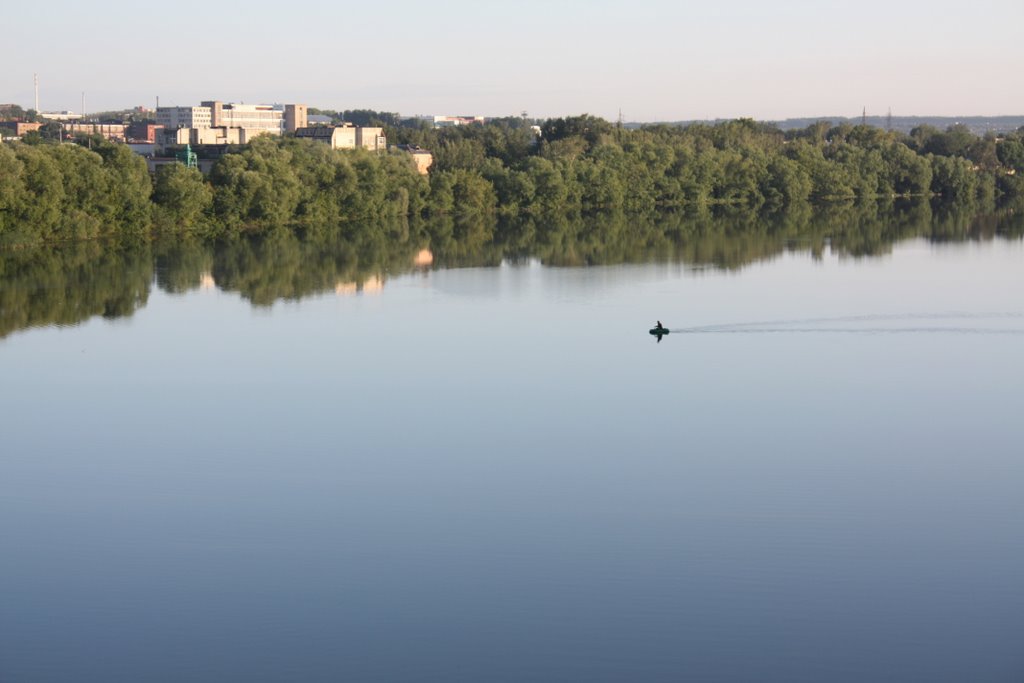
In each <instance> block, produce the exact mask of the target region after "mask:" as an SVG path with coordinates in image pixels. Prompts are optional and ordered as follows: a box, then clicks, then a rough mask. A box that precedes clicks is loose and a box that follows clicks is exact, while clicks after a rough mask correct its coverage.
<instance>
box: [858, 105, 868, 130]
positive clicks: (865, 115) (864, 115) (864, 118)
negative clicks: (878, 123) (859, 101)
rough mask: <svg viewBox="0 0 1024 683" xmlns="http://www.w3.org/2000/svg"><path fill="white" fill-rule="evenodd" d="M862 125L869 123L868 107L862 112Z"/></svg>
mask: <svg viewBox="0 0 1024 683" xmlns="http://www.w3.org/2000/svg"><path fill="white" fill-rule="evenodd" d="M860 125H862V126H866V125H868V108H867V107H864V111H862V112H861V113H860Z"/></svg>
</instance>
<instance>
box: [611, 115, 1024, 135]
mask: <svg viewBox="0 0 1024 683" xmlns="http://www.w3.org/2000/svg"><path fill="white" fill-rule="evenodd" d="M731 120H732V119H704V120H699V119H693V120H680V121H664V122H659V123H656V124H650V123H641V122H629V123H627V124H625V125H626V126H628V127H629V128H642V127H644V126H649V125H659V124H663V125H668V126H689V125H693V124H695V123H696V124H704V125H716V124H718V123H725V122H726V121H731ZM760 121H761V122H762V123H766V124H770V125H775V126H777V127H778V128H779V129H780V130H797V129H800V128H807V127H808V126H812V125H814V124H816V123H818V122H819V121H827V122H828V123H830V124H832V125H837V126H838V125H842V124H846V125H851V126H856V125H861V124H865V125H868V126H874V127H875V128H881V129H883V130H891V131H896V132H899V133H907V134H910V133H911V131H913V130H914V129H915V128H918V127H919V126H932V127H933V128H938V129H940V130H945V129H947V128H949V127H950V126H957V125H960V126H966V127H967V130H969V131H970V132H971V133H973V134H974V135H984V134H985V133H996V134H999V133H1012V132H1014V131H1017V130H1019V129H1020V128H1022V127H1024V115H1013V116H927V115H923V116H888V115H885V116H877V115H871V116H803V117H797V118H790V119H761V120H760Z"/></svg>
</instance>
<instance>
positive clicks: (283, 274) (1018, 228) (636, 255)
mask: <svg viewBox="0 0 1024 683" xmlns="http://www.w3.org/2000/svg"><path fill="white" fill-rule="evenodd" d="M1021 208H1022V207H1021V206H1019V205H1011V206H1005V207H1000V208H998V209H997V208H995V207H993V206H991V205H989V206H985V205H978V204H973V203H961V204H949V205H944V204H935V203H929V202H926V201H919V202H905V203H904V202H899V203H884V202H883V203H878V202H866V203H842V204H830V205H826V206H818V207H812V206H809V205H797V206H793V207H790V208H789V209H787V210H785V211H780V212H757V211H750V210H736V209H717V210H712V209H703V210H697V211H690V212H673V213H660V214H652V215H635V214H622V213H604V214H598V215H593V216H580V215H573V216H564V215H554V216H527V217H517V218H514V219H507V218H506V219H496V218H494V217H492V216H473V215H470V216H457V217H456V216H443V217H440V218H437V219H432V220H428V221H413V222H409V221H407V220H406V219H403V218H395V219H391V220H389V222H388V224H387V225H385V226H384V228H385V229H384V230H381V229H379V227H380V226H367V225H362V224H358V223H357V224H346V225H344V226H338V227H334V228H329V227H326V226H316V227H311V228H308V229H305V230H302V231H298V232H293V231H290V230H285V229H282V230H277V231H269V232H266V233H263V234H261V235H258V236H253V237H249V238H242V237H235V238H232V239H229V240H226V241H222V242H204V241H199V240H188V239H181V238H167V239H163V240H158V241H156V242H154V243H152V244H150V243H146V242H143V241H135V242H130V243H109V242H97V241H94V242H80V243H74V244H69V245H63V246H51V247H40V248H34V249H23V250H17V251H8V252H0V283H2V287H0V338H2V337H4V336H7V335H9V334H11V333H12V332H15V331H17V330H21V329H25V328H30V327H38V326H46V325H73V324H77V323H80V322H82V321H85V320H88V319H90V318H93V317H96V316H102V317H105V318H118V317H123V316H130V315H132V314H133V313H134V312H135V311H136V310H137V309H138V308H140V307H142V306H144V305H145V304H146V301H147V299H148V296H149V291H150V286H151V285H152V283H153V282H155V283H156V286H157V287H159V288H160V289H161V290H163V291H165V292H168V293H172V294H179V293H184V292H188V291H191V290H196V289H199V288H200V287H203V286H209V285H210V284H211V283H212V284H213V285H214V286H216V287H217V288H218V289H220V290H223V291H227V292H238V293H239V294H240V295H241V296H242V297H243V298H245V299H246V300H248V301H250V302H251V303H252V304H253V305H255V306H270V305H272V304H273V303H274V302H276V301H281V300H298V299H301V298H303V297H308V296H314V295H318V294H324V293H328V292H359V291H370V290H373V289H379V288H380V287H383V286H385V284H386V282H387V279H388V278H389V277H392V276H395V275H400V274H403V273H407V272H411V271H413V270H415V269H423V268H430V269H444V268H459V267H486V266H497V265H500V264H501V263H502V262H513V263H515V262H522V261H525V260H528V259H537V260H539V261H540V262H541V263H543V264H546V265H555V266H591V265H611V264H619V263H648V262H671V263H682V264H686V265H689V266H694V267H712V268H720V269H729V270H736V269H740V268H743V267H744V266H747V265H749V264H751V263H755V262H758V261H762V260H765V259H771V258H774V257H776V256H778V255H780V254H782V253H786V252H806V253H809V254H810V255H811V256H812V258H816V259H820V258H823V256H824V254H825V252H826V249H827V250H830V251H831V253H834V254H841V255H846V256H851V257H855V258H862V257H865V258H866V257H875V256H880V255H884V254H887V253H889V252H890V251H891V249H892V247H893V245H894V244H896V243H897V242H900V241H902V240H906V239H910V238H917V237H921V238H925V239H929V240H932V241H942V242H947V241H965V240H978V241H981V240H990V239H994V238H996V237H1001V238H1006V239H1021V238H1022V236H1024V211H1022V210H1021Z"/></svg>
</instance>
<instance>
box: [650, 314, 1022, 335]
mask: <svg viewBox="0 0 1024 683" xmlns="http://www.w3.org/2000/svg"><path fill="white" fill-rule="evenodd" d="M928 322H931V323H934V324H931V325H929V324H926V323H928ZM979 322H986V323H988V324H987V325H979V324H977V323H979ZM1000 323H1017V324H1016V325H1006V326H1000V325H999V324H1000ZM670 331H671V332H672V333H674V334H781V333H790V334H793V333H796V334H812V333H818V334H978V335H1024V313H1022V312H991V313H963V312H960V313H909V314H877V315H855V316H844V317H835V318H800V319H793V320H761V321H754V322H739V323H721V324H717V325H700V326H695V327H681V328H671V330H670Z"/></svg>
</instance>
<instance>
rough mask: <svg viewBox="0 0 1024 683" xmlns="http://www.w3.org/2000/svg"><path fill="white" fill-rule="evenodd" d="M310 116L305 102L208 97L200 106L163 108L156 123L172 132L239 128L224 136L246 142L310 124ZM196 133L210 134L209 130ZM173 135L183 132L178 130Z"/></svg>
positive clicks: (199, 134) (291, 130)
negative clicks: (233, 100)
mask: <svg viewBox="0 0 1024 683" xmlns="http://www.w3.org/2000/svg"><path fill="white" fill-rule="evenodd" d="M307 116H308V114H307V107H306V105H304V104H285V105H280V104H275V105H269V104H233V103H224V102H220V101H218V100H207V101H205V102H202V103H201V104H200V106H198V107H159V108H157V112H156V122H157V124H158V125H162V126H163V127H164V128H165V129H166V130H168V131H172V130H176V129H189V130H199V131H201V130H205V129H209V128H221V129H238V132H236V133H225V134H223V136H222V137H228V138H231V139H232V140H234V139H235V138H237V139H238V140H240V141H241V142H242V143H243V144H244V143H246V142H248V141H249V140H251V139H252V138H254V137H256V136H257V135H262V134H270V135H281V134H282V133H286V132H288V133H290V132H294V131H296V130H298V129H299V128H303V127H305V126H306V121H307ZM189 135H190V136H193V134H191V133H190V134H189ZM196 135H198V136H199V137H208V135H207V134H205V133H198V134H196ZM172 137H180V135H179V134H177V133H175V134H173V135H172ZM193 144H197V143H195V142H193ZM202 144H205V143H202Z"/></svg>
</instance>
